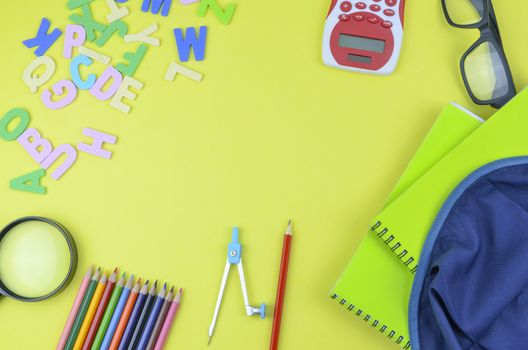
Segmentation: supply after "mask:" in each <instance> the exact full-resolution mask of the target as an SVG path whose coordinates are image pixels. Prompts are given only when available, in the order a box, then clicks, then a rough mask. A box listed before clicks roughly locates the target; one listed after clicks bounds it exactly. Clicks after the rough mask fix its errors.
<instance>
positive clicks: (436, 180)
mask: <svg viewBox="0 0 528 350" xmlns="http://www.w3.org/2000/svg"><path fill="white" fill-rule="evenodd" d="M527 133H528V89H524V90H523V91H522V92H520V93H519V94H518V95H517V96H516V97H515V98H514V99H512V100H511V101H510V102H509V103H508V104H506V105H505V106H504V107H502V108H501V109H500V110H499V111H498V112H496V113H495V115H493V117H492V118H490V119H489V120H488V121H487V122H486V123H485V124H484V125H482V127H480V128H478V130H475V132H473V134H472V135H470V136H469V137H467V138H466V139H465V140H464V141H462V142H461V143H460V144H459V145H458V146H457V147H456V148H454V149H453V150H452V151H451V152H449V154H447V155H446V156H445V157H443V158H442V159H441V160H440V161H439V162H438V163H436V164H435V165H434V166H433V167H432V168H431V169H430V170H429V171H427V172H426V173H425V174H424V175H423V176H422V177H420V179H418V180H417V181H416V182H415V183H414V184H413V185H412V186H411V187H410V188H408V189H407V190H406V191H405V192H404V193H402V194H401V195H400V196H399V197H398V198H397V199H395V200H394V201H392V203H391V204H390V205H389V206H387V207H386V208H385V210H383V212H382V213H380V214H379V215H378V216H377V217H376V219H375V221H374V222H373V226H372V228H371V235H372V236H374V237H377V238H379V239H380V240H381V241H382V242H383V244H384V245H385V246H386V250H387V251H392V254H395V255H396V256H397V257H398V258H399V259H401V260H402V262H403V264H404V265H405V266H407V267H408V269H410V271H411V272H412V273H414V272H415V271H416V268H417V263H418V258H419V256H420V252H421V248H422V246H423V243H424V241H425V238H426V236H427V233H428V231H429V228H430V227H431V225H432V223H433V221H434V219H435V217H436V214H437V212H438V211H439V210H440V208H441V206H442V204H443V203H444V201H445V200H446V199H447V197H448V196H449V194H450V193H451V192H452V191H453V189H454V188H455V187H456V186H457V185H458V183H460V181H462V180H463V179H464V178H465V177H466V176H468V175H469V174H470V173H472V172H473V171H475V170H476V169H478V168H479V167H481V166H483V165H485V164H487V163H490V162H492V161H495V160H498V159H502V158H509V157H516V156H526V155H527V154H528V137H527Z"/></svg>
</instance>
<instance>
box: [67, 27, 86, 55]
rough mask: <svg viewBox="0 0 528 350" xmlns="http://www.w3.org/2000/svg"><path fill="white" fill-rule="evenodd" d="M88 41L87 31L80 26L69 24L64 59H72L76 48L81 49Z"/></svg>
mask: <svg viewBox="0 0 528 350" xmlns="http://www.w3.org/2000/svg"><path fill="white" fill-rule="evenodd" d="M85 40H86V31H85V30H84V28H83V27H82V26H80V25H78V24H68V25H67V26H66V32H65V33H64V50H63V52H62V54H63V56H64V58H71V57H72V51H73V48H74V47H79V46H81V45H82V44H84V41H85Z"/></svg>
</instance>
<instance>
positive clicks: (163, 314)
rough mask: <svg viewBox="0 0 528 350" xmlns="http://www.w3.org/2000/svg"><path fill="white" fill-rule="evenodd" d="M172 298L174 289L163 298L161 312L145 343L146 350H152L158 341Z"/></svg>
mask: <svg viewBox="0 0 528 350" xmlns="http://www.w3.org/2000/svg"><path fill="white" fill-rule="evenodd" d="M173 297H174V287H172V288H171V290H170V292H169V294H167V296H166V297H165V300H164V301H163V305H162V306H161V310H160V312H159V315H158V317H157V318H156V321H155V323H154V328H152V334H151V335H150V339H149V341H148V343H147V347H146V349H147V350H152V349H153V348H154V345H155V344H156V340H158V335H159V332H160V330H161V326H162V325H163V322H164V321H165V317H166V316H167V311H169V306H170V303H171V301H172V299H173Z"/></svg>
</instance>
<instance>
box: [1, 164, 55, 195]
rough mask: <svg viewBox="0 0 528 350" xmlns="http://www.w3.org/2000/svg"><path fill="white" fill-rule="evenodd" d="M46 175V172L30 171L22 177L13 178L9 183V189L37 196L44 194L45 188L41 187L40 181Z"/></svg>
mask: <svg viewBox="0 0 528 350" xmlns="http://www.w3.org/2000/svg"><path fill="white" fill-rule="evenodd" d="M44 175H46V170H44V169H38V170H36V171H32V172H30V173H29V174H26V175H22V176H19V177H16V178H14V179H13V180H11V182H10V183H9V185H10V187H11V188H12V189H14V190H18V191H24V192H31V193H37V194H45V193H46V187H44V186H42V184H41V183H40V180H41V179H42V178H43V177H44Z"/></svg>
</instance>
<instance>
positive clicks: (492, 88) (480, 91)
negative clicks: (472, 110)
mask: <svg viewBox="0 0 528 350" xmlns="http://www.w3.org/2000/svg"><path fill="white" fill-rule="evenodd" d="M464 70H465V73H466V79H467V83H468V85H469V88H470V90H471V92H472V93H473V95H475V97H476V98H477V99H479V100H481V101H489V100H493V99H497V98H500V97H503V96H505V95H506V94H507V93H508V78H507V76H506V72H505V70H504V65H503V64H502V61H501V58H500V56H499V54H498V52H497V48H496V47H495V45H494V44H493V43H492V42H490V41H485V42H483V43H481V44H480V45H478V46H477V47H475V48H474V49H473V50H471V52H470V53H469V54H468V55H467V56H466V59H465V60H464Z"/></svg>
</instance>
